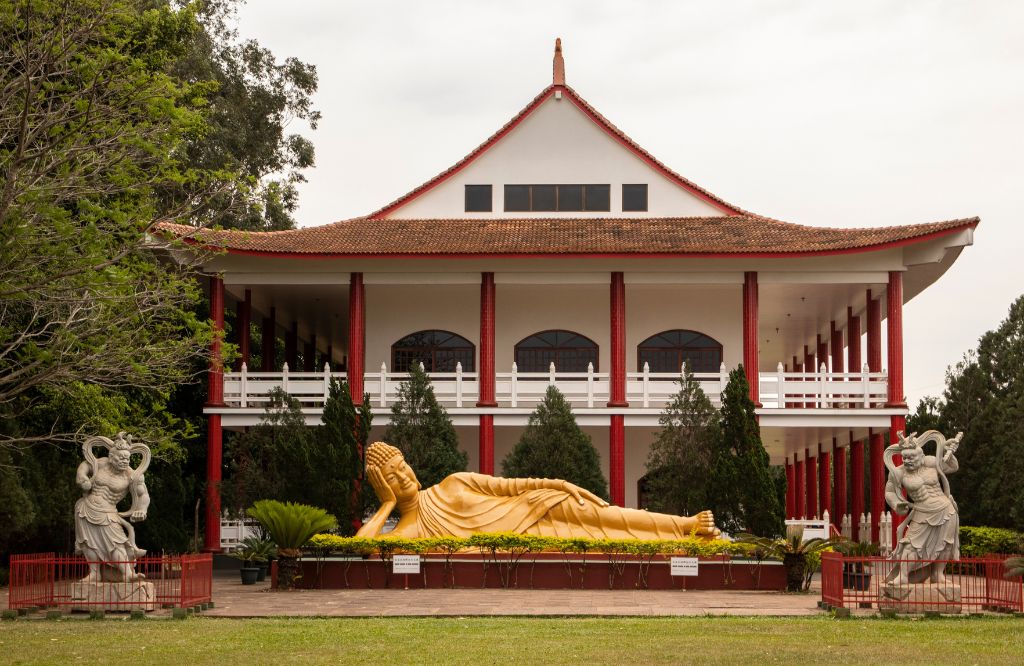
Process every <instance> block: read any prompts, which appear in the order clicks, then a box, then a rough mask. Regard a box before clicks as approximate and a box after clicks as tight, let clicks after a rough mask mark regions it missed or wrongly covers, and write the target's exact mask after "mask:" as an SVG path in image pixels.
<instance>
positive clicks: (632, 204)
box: [622, 184, 647, 211]
mask: <svg viewBox="0 0 1024 666" xmlns="http://www.w3.org/2000/svg"><path fill="white" fill-rule="evenodd" d="M622 210H625V211H635V210H647V185H646V184H645V185H623V186H622Z"/></svg>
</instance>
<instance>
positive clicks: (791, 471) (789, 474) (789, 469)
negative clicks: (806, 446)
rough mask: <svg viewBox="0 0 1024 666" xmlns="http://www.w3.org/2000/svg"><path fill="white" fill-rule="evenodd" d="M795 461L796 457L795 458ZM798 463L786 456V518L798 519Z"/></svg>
mask: <svg viewBox="0 0 1024 666" xmlns="http://www.w3.org/2000/svg"><path fill="white" fill-rule="evenodd" d="M793 457H794V459H795V458H796V456H795V455H794V456H793ZM796 517H797V516H796V463H795V462H792V463H791V462H789V456H786V518H787V519H789V520H792V519H793V518H796Z"/></svg>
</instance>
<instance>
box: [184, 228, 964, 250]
mask: <svg viewBox="0 0 1024 666" xmlns="http://www.w3.org/2000/svg"><path fill="white" fill-rule="evenodd" d="M979 223H980V220H979V219H978V218H971V219H968V220H965V222H964V223H963V224H961V225H957V226H953V227H948V228H945V229H940V230H937V231H933V232H929V233H924V234H920V235H917V236H911V237H908V238H900V239H894V240H889V241H884V242H880V243H872V244H866V245H859V246H855V247H846V248H830V249H818V250H788V251H787V250H765V251H757V250H750V251H744V252H717V251H716V252H698V251H681V252H673V251H665V252H610V251H609V252H394V253H390V252H387V253H386V252H296V251H287V250H261V249H246V248H237V247H228V246H226V245H223V244H216V243H212V242H204V241H202V240H200V239H197V238H181V237H180V236H179V238H180V239H181V240H182V241H183V242H184V243H186V244H188V245H191V246H193V247H197V248H201V249H203V250H207V251H212V252H226V253H228V254H234V255H241V256H256V257H267V258H277V259H481V258H493V259H567V258H575V259H579V258H588V259H624V258H625V259H629V258H632V259H655V258H661V259H693V258H703V259H746V258H756V259H785V258H796V257H822V256H836V255H846V254H862V253H869V252H878V251H882V250H887V249H892V248H900V247H906V246H909V245H915V244H918V243H925V242H927V241H930V240H935V239H938V238H943V237H946V236H952V235H954V234H958V233H960V232H962V231H964V230H965V229H972V230H973V229H974V228H976V227H977V226H978V224H979ZM241 233H250V232H241Z"/></svg>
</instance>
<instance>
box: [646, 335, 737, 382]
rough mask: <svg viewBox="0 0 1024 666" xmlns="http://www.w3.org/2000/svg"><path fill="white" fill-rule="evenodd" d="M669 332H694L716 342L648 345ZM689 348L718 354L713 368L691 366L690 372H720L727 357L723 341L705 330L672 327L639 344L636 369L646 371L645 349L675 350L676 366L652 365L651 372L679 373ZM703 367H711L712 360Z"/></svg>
mask: <svg viewBox="0 0 1024 666" xmlns="http://www.w3.org/2000/svg"><path fill="white" fill-rule="evenodd" d="M669 333H693V334H695V335H696V336H700V337H703V338H706V339H707V340H709V341H711V342H712V343H714V344H711V345H704V346H696V345H675V346H666V347H654V346H652V345H647V344H646V343H648V342H650V341H651V340H653V339H655V338H658V337H661V336H663V335H666V334H669ZM687 350H689V351H695V352H715V353H717V355H718V358H717V363H716V364H715V367H714V368H713V369H698V368H697V367H691V368H690V372H694V373H712V372H718V371H719V370H720V368H721V364H722V360H723V359H724V358H725V347H724V346H723V345H722V343H721V342H719V341H718V340H716V339H715V338H713V337H711V336H710V335H708V334H707V333H704V332H703V331H697V330H694V329H691V328H670V329H666V330H664V331H659V332H657V333H655V334H653V335H650V336H648V337H646V338H644V339H643V340H642V341H641V342H640V343H639V344H637V346H636V369H637V372H643V371H644V351H648V353H653V352H656V351H657V352H671V351H674V352H675V356H676V361H677V365H676V366H675V367H674V368H672V369H670V370H659V369H658V368H655V367H651V369H650V371H651V372H661V373H665V372H671V373H675V374H679V372H680V370H681V368H682V364H683V360H685V358H686V351H687ZM648 361H649V359H648ZM652 366H653V364H652ZM702 368H710V362H709V364H708V365H703V364H702Z"/></svg>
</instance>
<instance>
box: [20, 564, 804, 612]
mask: <svg viewBox="0 0 1024 666" xmlns="http://www.w3.org/2000/svg"><path fill="white" fill-rule="evenodd" d="M820 598H821V595H820V592H819V591H818V589H817V585H815V586H814V588H813V589H812V591H811V592H809V593H807V594H782V593H779V592H744V591H734V590H723V591H682V590H489V589H488V590H478V589H472V590H469V589H458V590H294V591H292V592H275V591H272V590H271V589H270V585H269V583H257V584H256V585H242V584H241V583H240V582H239V580H238V573H237V572H234V571H232V572H226V571H217V572H215V573H214V579H213V601H214V604H215V607H214V608H211V609H210V610H207V611H204V612H203V615H205V616H212V617H286V616H288V617H317V616H324V617H326V616H330V617H396V616H405V617H417V616H438V617H441V616H465V615H492V616H493V615H636V616H654V615H779V616H781V615H816V614H819V613H821V611H820V610H818V607H817V602H818V599H820ZM0 608H7V589H6V588H0ZM169 614H170V611H168V610H163V609H161V610H158V611H156V612H154V613H151V614H150V617H154V616H163V615H169Z"/></svg>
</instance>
